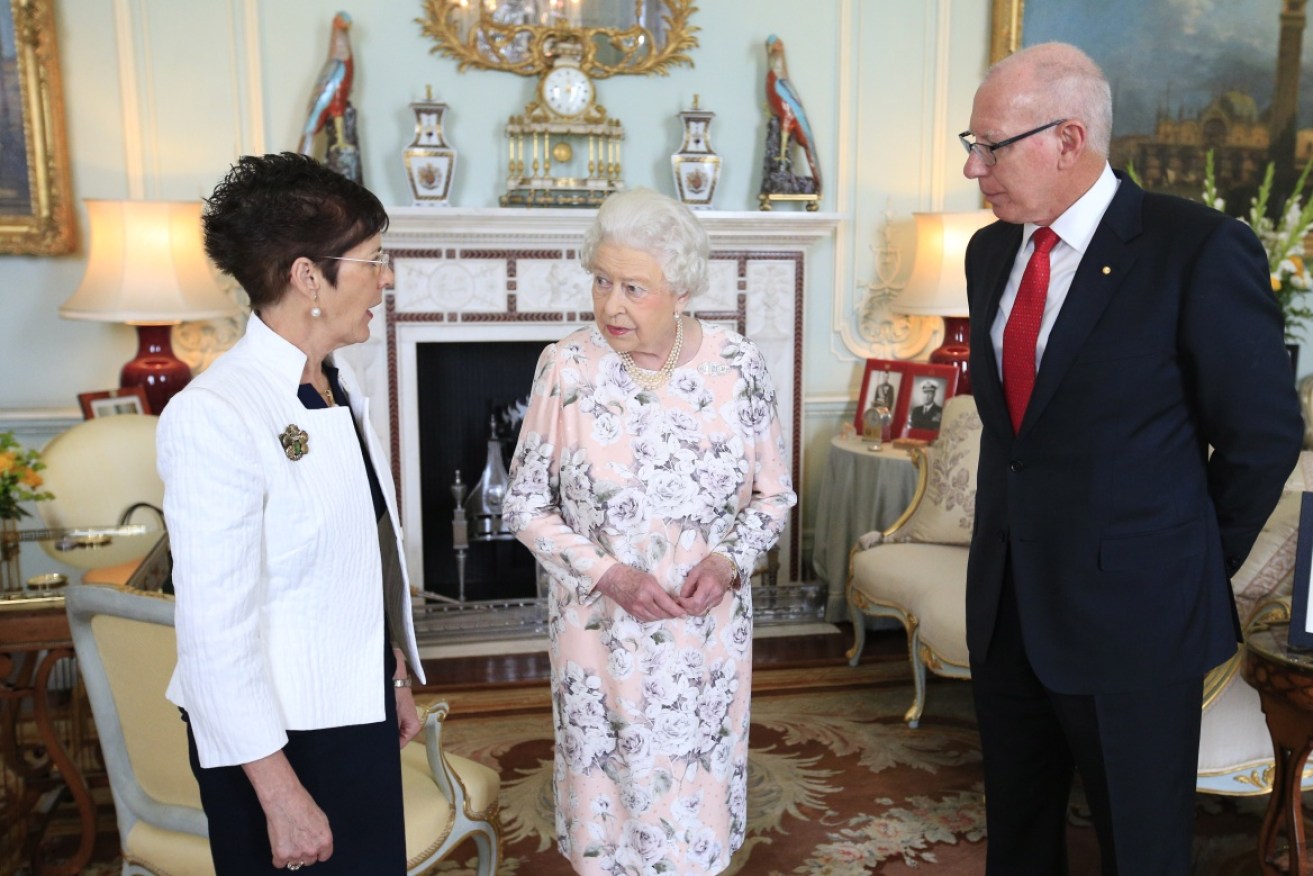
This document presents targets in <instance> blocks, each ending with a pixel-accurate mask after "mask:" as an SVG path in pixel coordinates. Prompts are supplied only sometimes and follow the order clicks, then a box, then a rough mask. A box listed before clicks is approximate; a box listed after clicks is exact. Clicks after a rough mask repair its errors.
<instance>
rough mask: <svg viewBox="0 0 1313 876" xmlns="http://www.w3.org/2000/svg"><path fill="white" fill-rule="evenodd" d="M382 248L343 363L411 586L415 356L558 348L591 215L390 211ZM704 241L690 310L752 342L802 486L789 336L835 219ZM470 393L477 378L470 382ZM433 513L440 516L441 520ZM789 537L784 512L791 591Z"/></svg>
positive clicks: (585, 299) (735, 216)
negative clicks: (362, 406) (374, 438)
mask: <svg viewBox="0 0 1313 876" xmlns="http://www.w3.org/2000/svg"><path fill="white" fill-rule="evenodd" d="M390 212H391V217H392V224H391V228H390V229H389V230H388V232H387V233H386V234H385V236H384V246H385V247H386V248H387V250H388V251H389V252H390V253H391V254H392V257H393V265H394V268H395V272H396V282H395V286H394V288H393V289H391V290H389V293H388V295H387V298H386V301H385V305H384V308H383V311H382V312H380V313H379V314H378V317H380V318H376V319H375V320H374V321H373V323H372V324H371V337H370V340H369V341H367V342H366V343H365V344H363V345H361V346H360V347H358V348H354V349H352V350H350V351H349V353H348V355H349V358H350V359H351V360H352V361H353V364H355V366H356V367H357V369H358V370H359V371H360V373H361V376H362V379H363V381H364V383H365V389H366V392H367V394H368V396H369V397H370V399H371V408H370V417H371V420H372V422H373V424H374V427H375V429H376V430H377V431H378V433H379V434H380V435H381V436H384V437H385V440H386V441H387V442H388V443H389V445H390V453H391V465H392V472H393V476H394V478H395V479H396V482H397V485H398V490H399V492H400V500H401V508H402V523H403V526H404V527H405V529H406V532H407V534H408V537H407V539H406V542H407V554H408V556H407V560H408V564H409V567H410V569H411V570H412V577H413V578H415V579H416V583H417V584H422V575H423V569H424V558H423V553H424V544H423V541H424V539H422V538H418V537H416V536H417V535H418V534H419V533H420V532H422V525H421V523H422V521H423V519H424V518H423V508H422V507H421V502H420V501H419V496H420V482H421V468H422V464H423V462H424V461H423V460H421V459H420V458H419V453H418V451H417V448H418V446H419V441H418V428H419V426H418V417H417V410H418V390H417V374H416V358H417V349H418V347H419V345H421V344H428V343H452V342H488V343H499V342H510V341H534V342H541V343H543V344H546V343H549V342H551V341H554V340H557V339H559V338H560V337H562V336H564V335H566V334H568V333H569V332H570V331H572V330H574V328H576V327H578V326H580V325H583V324H586V323H587V322H588V321H589V320H591V318H592V316H591V311H590V304H591V301H590V295H589V287H588V278H587V276H586V274H585V273H584V271H583V269H582V268H581V267H580V266H579V264H578V245H579V242H580V240H581V239H582V236H583V232H584V230H585V229H586V228H587V226H588V224H589V223H590V222H591V221H592V217H593V211H591V210H549V209H538V210H534V209H496V208H492V209H457V208H396V209H393V210H391V211H390ZM699 219H700V220H701V221H702V222H703V224H704V225H705V227H706V228H707V230H708V232H709V233H710V235H711V240H712V265H711V285H710V289H709V290H708V291H707V292H706V293H705V294H704V295H703V296H701V297H700V298H699V299H697V300H695V301H694V303H693V305H692V307H691V310H692V311H693V312H694V313H695V314H696V315H698V316H699V317H700V318H703V319H709V320H715V321H722V322H725V323H726V324H727V325H731V326H733V327H735V328H736V329H738V330H739V331H742V332H744V333H745V334H746V335H748V336H749V337H750V338H752V339H753V340H754V341H755V342H756V343H757V344H758V346H759V347H760V348H761V349H762V351H763V353H764V354H765V356H766V358H767V361H768V363H769V367H770V370H771V375H772V377H773V378H774V380H775V383H776V387H777V390H778V394H779V409H780V417H781V419H782V420H783V421H784V423H785V431H786V440H787V442H788V445H789V452H790V454H791V455H792V466H793V476H794V482H795V484H798V483H800V481H801V472H802V447H801V445H802V440H801V439H802V421H801V415H802V411H801V407H802V404H801V402H802V337H803V333H802V323H803V302H804V292H805V290H806V278H807V259H808V253H809V251H810V250H811V249H812V247H813V246H814V245H815V244H816V243H818V242H819V241H822V240H825V239H827V238H830V237H832V236H833V235H834V234H835V231H836V229H837V227H838V225H839V222H840V221H841V219H842V217H841V216H840V215H837V214H829V213H801V212H800V213H777V212H771V213H759V212H704V213H700V214H699ZM472 378H474V379H477V375H472ZM446 513H448V514H449V513H450V511H449V509H448V510H447V512H446ZM800 536H801V525H800V516H799V513H798V510H797V509H795V512H794V514H793V517H792V520H791V523H790V526H789V529H788V531H787V532H786V534H785V536H784V538H783V539H782V540H781V556H780V565H781V570H782V572H783V573H784V575H783V577H784V578H785V579H787V581H790V582H793V581H798V580H799V578H800V577H801V572H800V564H801V552H800Z"/></svg>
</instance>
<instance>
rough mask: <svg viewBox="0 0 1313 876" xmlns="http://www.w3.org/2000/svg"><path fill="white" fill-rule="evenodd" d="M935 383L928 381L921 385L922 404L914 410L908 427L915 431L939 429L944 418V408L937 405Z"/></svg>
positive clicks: (909, 418)
mask: <svg viewBox="0 0 1313 876" xmlns="http://www.w3.org/2000/svg"><path fill="white" fill-rule="evenodd" d="M935 391H936V387H935V383H934V381H933V380H927V381H926V382H925V383H922V384H921V404H919V405H917V406H916V407H914V408H912V413H911V415H910V416H909V417H908V425H909V426H911V427H912V428H913V429H938V428H939V423H940V421H941V420H943V418H944V406H943V405H937V404H935Z"/></svg>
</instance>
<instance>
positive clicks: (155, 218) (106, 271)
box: [59, 200, 238, 414]
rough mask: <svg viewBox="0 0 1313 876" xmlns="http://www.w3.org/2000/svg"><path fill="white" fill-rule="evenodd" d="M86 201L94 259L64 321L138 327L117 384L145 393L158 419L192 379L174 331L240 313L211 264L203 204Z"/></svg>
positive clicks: (66, 305)
mask: <svg viewBox="0 0 1313 876" xmlns="http://www.w3.org/2000/svg"><path fill="white" fill-rule="evenodd" d="M85 203H86V205H87V216H88V218H89V219H90V223H91V256H90V258H88V259H87V270H86V273H85V274H84V275H83V277H82V282H81V283H80V284H79V285H78V288H77V291H76V292H74V293H73V296H72V297H71V298H69V299H68V300H67V301H65V302H64V304H63V305H62V306H61V307H60V308H59V315H60V316H62V317H65V318H66V319H92V320H100V321H102V322H125V323H128V324H129V325H135V326H136V327H137V338H138V349H137V356H136V358H135V359H133V360H132V361H130V362H128V363H127V364H126V365H124V366H123V371H122V373H121V374H120V376H119V383H120V385H122V386H141V387H144V388H145V390H146V398H147V399H148V400H149V402H150V407H151V413H154V414H158V413H160V411H161V410H163V409H164V406H165V404H167V403H168V400H169V399H170V398H172V397H173V394H174V393H176V392H177V391H178V390H180V389H182V388H183V387H184V386H186V385H187V382H188V381H189V380H191V369H190V368H188V367H187V363H185V362H183V361H182V360H181V359H179V358H177V357H176V356H174V355H173V346H172V344H171V342H170V340H169V334H170V326H173V325H176V324H177V323H180V322H182V321H184V320H192V319H214V318H217V317H221V316H229V315H231V314H233V313H236V312H237V310H238V307H237V305H236V304H235V303H234V302H233V301H232V300H231V299H230V298H229V297H228V296H227V295H225V294H224V292H223V290H222V289H220V288H219V285H218V283H216V282H215V279H214V273H213V271H212V270H211V268H210V264H209V262H208V261H207V260H206V257H205V250H204V248H203V247H202V245H201V203H200V201H97V200H88V201H86V202H85Z"/></svg>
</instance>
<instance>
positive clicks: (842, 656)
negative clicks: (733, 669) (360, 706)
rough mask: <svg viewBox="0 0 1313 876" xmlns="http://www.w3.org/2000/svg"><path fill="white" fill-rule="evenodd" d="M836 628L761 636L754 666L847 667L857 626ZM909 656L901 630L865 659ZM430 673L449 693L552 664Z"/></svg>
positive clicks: (524, 681)
mask: <svg viewBox="0 0 1313 876" xmlns="http://www.w3.org/2000/svg"><path fill="white" fill-rule="evenodd" d="M836 626H837V627H838V629H839V631H838V632H837V633H830V634H823V635H807V636H769V637H761V638H758V639H756V640H755V641H754V642H753V644H752V666H753V668H754V669H784V668H789V669H797V668H806V667H820V666H842V665H845V664H846V663H847V662H848V658H847V656H846V652H847V650H848V649H849V648H850V647H852V643H853V634H852V626H851V624H848V623H846V622H843V623H839V624H836ZM906 655H907V637H906V636H905V635H904V634H903V631H902V630H901V629H900V630H894V631H890V632H869V633H867V636H866V648H865V650H864V651H863V652H862V663H868V662H875V661H880V660H890V659H899V658H900V657H901V658H906ZM424 674H425V676H426V677H427V678H428V684H427V685H425V686H424V687H423V688H421V689H420V690H422V691H423V692H424V693H444V692H447V691H450V690H455V689H461V690H470V689H477V688H480V687H493V686H498V685H535V684H545V683H546V682H547V681H548V679H549V678H550V677H551V666H550V664H549V662H548V657H547V654H546V653H545V652H542V651H539V652H536V653H529V654H501V655H491V656H484V657H451V658H445V659H439V660H425V661H424Z"/></svg>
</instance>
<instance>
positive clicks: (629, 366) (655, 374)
mask: <svg viewBox="0 0 1313 876" xmlns="http://www.w3.org/2000/svg"><path fill="white" fill-rule="evenodd" d="M683 349H684V320H683V318H682V317H676V319H675V346H673V347H671V348H670V355H669V356H667V357H666V364H664V365H662V366H661V370H660V371H651V370H649V369H647V368H639V367H638V365H636V364H635V363H634V357H633V356H631V355H629V354H628V353H621V354H620V364H622V365H624V366H625V371H627V372H629V376H630V377H632V378H633V380H634V383H637V384H638V385H639V386H641V387H642V388H643V389H656V388H658V387H660V386H662V385H663V384H665V382H666V381H667V380H669V379H670V375H671V374H673V373H674V372H675V364H676V363H677V362H679V354H680V352H681V351H682V350H683Z"/></svg>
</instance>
